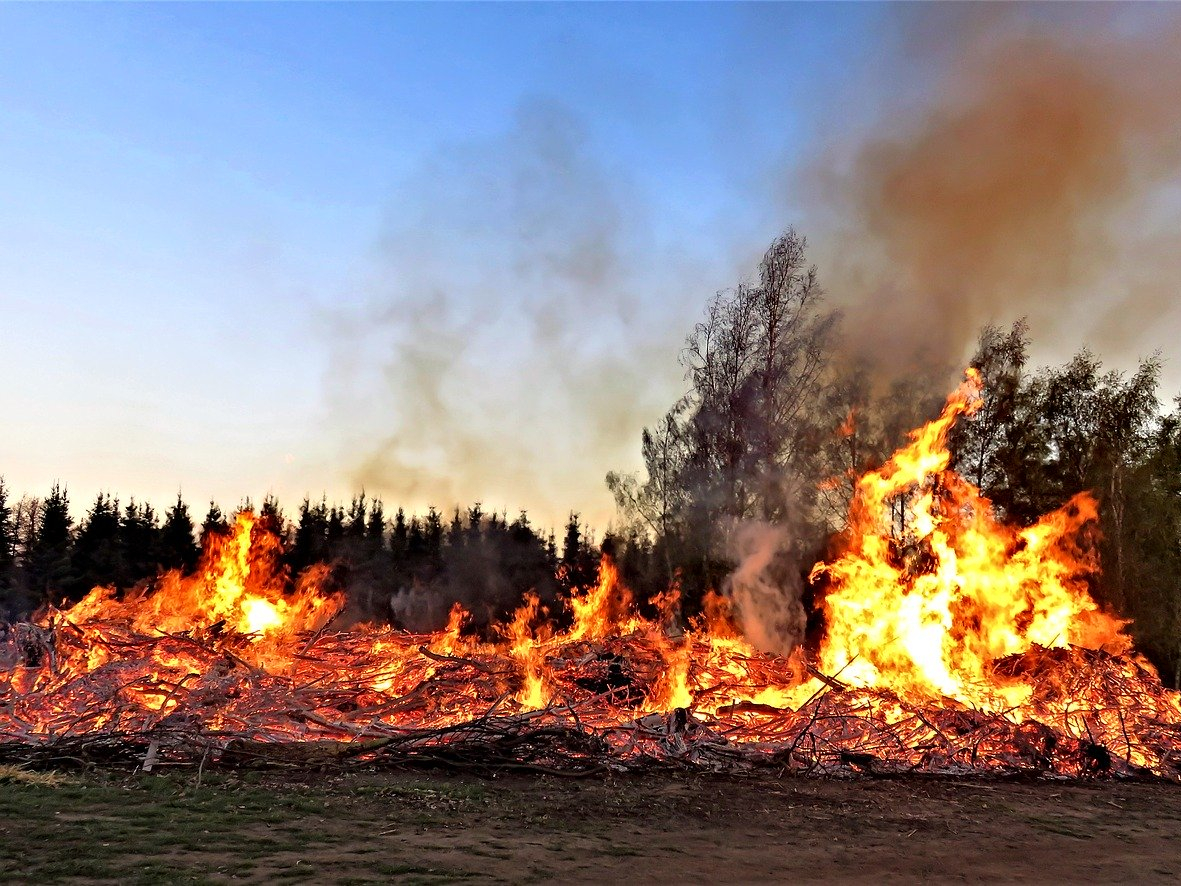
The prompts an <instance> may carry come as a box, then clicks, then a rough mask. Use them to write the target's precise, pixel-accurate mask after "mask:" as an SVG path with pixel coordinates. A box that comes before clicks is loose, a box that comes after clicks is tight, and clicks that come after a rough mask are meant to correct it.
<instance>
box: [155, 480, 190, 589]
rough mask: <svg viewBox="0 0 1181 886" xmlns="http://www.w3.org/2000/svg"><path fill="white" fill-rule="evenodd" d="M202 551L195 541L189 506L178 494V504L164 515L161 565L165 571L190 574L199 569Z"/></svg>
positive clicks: (161, 532) (161, 534)
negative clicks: (198, 559)
mask: <svg viewBox="0 0 1181 886" xmlns="http://www.w3.org/2000/svg"><path fill="white" fill-rule="evenodd" d="M199 553H200V550H199V549H198V547H197V543H196V542H195V541H194V540H193V518H192V517H191V516H190V515H189V506H188V505H186V504H185V503H184V501H183V500H182V499H181V496H180V493H179V492H178V493H177V494H176V504H174V505H173V506H172V507H171V508H169V509H168V513H167V514H165V515H164V525H163V526H162V527H161V528H160V563H161V565H162V566H163V567H164V568H165V569H180V570H181V571H183V572H185V573H190V572H192V571H193V570H194V569H196V568H197V558H198V555H199Z"/></svg>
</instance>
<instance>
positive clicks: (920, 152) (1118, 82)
mask: <svg viewBox="0 0 1181 886" xmlns="http://www.w3.org/2000/svg"><path fill="white" fill-rule="evenodd" d="M930 9H931V8H930V7H925V8H924V9H923V11H922V18H917V17H912V16H909V15H904V16H903V17H902V22H903V28H902V39H903V46H902V49H903V52H904V54H905V56H906V58H907V59H908V62H907V64H906V65H902V66H899V67H898V68H897V69H896V70H894V71H887V72H885V73H884V76H887V77H889V76H894V77H896V78H897V79H898V94H899V96H901V97H900V98H899V99H898V101H897V102H896V103H895V104H893V105H892V106H889V107H886V108H884V109H883V112H882V113H881V114H880V115H879V116H878V117H877V118H876V119H875V120H874V121H873V123H872V124H871V125H870V126H869V127H868V128H867V129H861V130H859V131H857V132H855V133H852V134H849V133H846V134H845V135H844V136H842V137H840V138H837V139H835V140H828V141H826V142H825V143H824V144H823V145H822V146H821V148H820V150H819V152H818V155H819V157H820V159H818V160H817V161H816V162H815V163H814V164H812V166H811V167H810V168H809V170H808V173H807V175H808V176H809V177H811V179H812V180H813V181H814V182H818V183H819V186H818V187H815V188H814V190H813V192H812V197H811V200H812V202H813V204H815V205H814V214H815V216H816V217H817V218H823V219H824V225H826V226H827V227H826V230H825V234H824V235H823V236H822V237H821V238H814V240H820V241H821V242H822V250H821V251H822V253H824V255H823V257H822V258H821V259H820V263H821V268H822V272H823V273H822V278H823V279H824V280H825V283H826V288H827V289H828V290H829V292H830V293H831V294H832V296H833V297H834V299H835V300H837V301H839V302H843V303H845V304H846V305H847V306H848V310H847V311H846V334H847V335H848V337H849V344H850V347H851V350H853V351H854V352H856V353H859V354H866V355H872V356H876V357H877V358H878V362H879V363H881V364H883V365H884V366H887V367H889V366H894V367H903V368H905V367H907V366H911V365H915V363H916V362H918V363H922V362H924V360H925V361H931V360H934V361H938V362H942V363H946V364H952V365H954V364H956V363H958V362H960V361H962V360H963V358H964V356H965V352H966V350H967V349H968V348H969V347H970V345H971V344H972V342H973V341H974V339H975V337H976V334H977V333H978V331H979V329H980V328H981V326H983V325H984V324H986V323H990V322H993V323H1002V324H1005V323H1009V322H1012V321H1013V320H1016V319H1017V318H1019V317H1022V316H1028V317H1029V319H1030V324H1031V328H1032V330H1033V335H1034V339H1035V341H1036V340H1038V339H1039V338H1040V337H1042V336H1047V337H1051V338H1053V337H1055V336H1056V337H1059V338H1061V339H1069V340H1071V341H1073V342H1074V343H1075V346H1077V344H1078V343H1079V342H1080V341H1082V340H1085V341H1087V342H1088V343H1090V344H1092V345H1093V346H1095V347H1097V348H1098V349H1100V350H1103V349H1104V348H1112V349H1116V350H1119V349H1126V348H1128V347H1129V346H1136V345H1137V344H1139V345H1140V346H1141V347H1143V342H1138V341H1137V340H1136V335H1137V332H1138V331H1142V327H1143V324H1145V323H1146V322H1147V321H1148V320H1150V319H1152V318H1154V317H1158V316H1160V315H1161V314H1163V313H1167V312H1169V311H1170V310H1171V309H1172V307H1173V304H1174V301H1175V294H1176V289H1177V283H1178V282H1179V281H1178V276H1177V273H1176V271H1177V263H1176V261H1175V258H1173V256H1175V255H1176V251H1177V246H1178V241H1177V238H1176V235H1175V231H1176V223H1177V221H1178V201H1177V199H1176V197H1177V191H1176V185H1177V183H1178V170H1179V162H1181V103H1178V102H1177V100H1176V96H1177V95H1178V94H1181V39H1178V38H1179V36H1181V28H1178V27H1177V16H1176V15H1172V14H1171V13H1169V14H1168V15H1167V19H1168V21H1165V22H1162V21H1161V20H1160V18H1161V17H1160V16H1156V15H1154V14H1153V11H1152V10H1145V9H1144V8H1141V9H1139V10H1138V11H1136V10H1117V11H1114V12H1113V11H1112V10H1110V9H1106V8H1101V7H1100V8H1090V9H1087V8H1083V7H1070V8H1069V9H1068V10H1050V9H1035V10H1031V9H1029V8H1021V7H1018V8H1016V9H1010V8H1003V9H1002V8H998V7H991V6H989V7H985V8H983V9H982V8H979V7H967V8H956V9H954V10H950V11H949V10H947V9H946V8H944V9H943V10H940V11H939V14H935V15H929V14H928V12H929V11H930ZM1162 11H1163V10H1157V12H1162ZM1125 12H1126V13H1129V15H1121V14H1120V13H1125ZM1067 13H1069V14H1067ZM1129 16H1131V17H1129ZM877 74H878V76H883V72H881V71H878V72H877ZM920 80H921V81H922V83H923V84H928V85H925V86H924V87H923V88H921V89H917V98H916V89H914V88H912V87H913V86H914V84H915V83H916V82H918V81H920ZM1169 188H1172V199H1171V200H1169V199H1163V200H1162V196H1167V195H1168V193H1169ZM1113 321H1114V322H1113Z"/></svg>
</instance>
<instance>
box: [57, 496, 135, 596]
mask: <svg viewBox="0 0 1181 886" xmlns="http://www.w3.org/2000/svg"><path fill="white" fill-rule="evenodd" d="M71 562H72V570H71V571H72V572H73V576H74V581H73V582H72V583H71V586H70V587H69V588H68V589H67V591H68V593H69V596H70V598H71V599H74V600H77V599H81V598H82V597H83V596H84V595H85V594H86V593H87V592H89V591H90V590H91V589H92V588H95V587H107V586H110V585H118V584H119V583H120V582H121V581H122V579H123V577H124V572H125V569H124V563H123V543H122V539H121V538H120V532H119V502H118V500H117V499H113V498H111V496H110V494H109V493H106V492H100V493H99V494H98V496H97V497H96V498H95V500H94V504H93V505H91V507H90V510H89V511H88V512H87V514H86V519H85V521H83V523H82V525H81V526H80V527H79V528H78V534H77V537H76V538H75V539H74V547H73V552H72V554H71Z"/></svg>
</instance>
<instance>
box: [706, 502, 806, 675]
mask: <svg viewBox="0 0 1181 886" xmlns="http://www.w3.org/2000/svg"><path fill="white" fill-rule="evenodd" d="M733 547H734V559H735V560H736V561H737V562H738V567H737V568H736V569H735V570H734V572H733V573H732V574H731V575H730V576H729V577H728V578H727V579H726V583H725V586H724V588H723V590H724V592H725V594H726V596H727V597H729V599H730V602H731V605H732V606H733V610H734V616H735V618H736V620H737V622H738V625H739V626H740V627H741V628H742V633H743V635H744V636H745V637H746V639H747V640H748V641H750V643H751V645H753V646H754V647H755V648H756V649H758V650H760V651H761V652H768V653H773V654H776V655H783V656H786V655H789V654H790V653H791V651H792V650H793V649H795V648H796V647H797V646H799V645H800V644H801V643H803V641H804V630H805V628H806V624H807V613H806V612H805V611H804V605H803V602H802V599H801V590H802V589H801V586H800V579H799V574H798V572H797V571H796V565H797V560H798V557H796V556H793V555H792V554H791V553H790V542H789V539H788V535H787V532H786V531H785V530H784V528H783V527H781V526H772V525H770V524H767V523H743V524H741V525H739V526H737V527H736V528H735V530H734V534H733Z"/></svg>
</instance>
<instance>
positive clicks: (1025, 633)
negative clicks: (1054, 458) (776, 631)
mask: <svg viewBox="0 0 1181 886" xmlns="http://www.w3.org/2000/svg"><path fill="white" fill-rule="evenodd" d="M979 397H980V391H979V378H978V376H977V375H976V374H975V373H974V372H972V371H969V373H968V377H967V378H966V380H965V381H964V383H963V384H962V385H960V387H959V389H957V390H956V391H955V393H954V394H952V396H951V397H950V398H949V399H948V401H947V404H946V406H945V407H944V408H943V412H942V414H941V415H940V416H939V417H938V418H937V419H935V420H934V421H932V422H930V423H929V424H927V425H925V426H924V427H922V428H920V429H919V430H917V431H914V432H912V433H911V440H910V443H909V444H908V445H907V446H905V447H904V448H902V449H900V450H899V451H898V452H896V453H894V455H893V457H892V458H890V460H889V461H887V462H886V463H885V464H884V465H882V467H881V468H879V469H878V470H876V471H871V472H869V473H867V474H866V475H865V476H864V477H862V478H861V479H860V480H859V481H858V483H857V489H856V495H855V498H854V501H853V505H852V507H851V509H850V514H849V526H848V531H847V540H848V543H847V548H846V550H845V552H844V553H843V554H842V555H841V556H840V557H838V558H837V559H836V560H834V561H833V562H831V563H821V564H818V565H817V566H816V568H815V570H814V571H813V575H814V577H822V576H823V577H825V578H827V579H828V581H829V582H830V584H831V588H830V590H829V591H828V594H827V596H826V598H825V601H824V614H825V622H826V628H827V632H826V636H825V639H824V643H823V646H822V649H821V656H820V663H821V668H822V669H823V670H825V671H827V672H828V673H831V674H838V675H839V677H840V679H841V680H842V681H843V682H846V683H850V684H852V685H855V686H872V687H888V688H890V689H892V690H894V691H896V692H898V693H899V694H900V695H904V696H907V697H915V696H920V697H921V696H923V695H928V696H929V695H944V696H949V697H951V698H955V699H959V700H961V701H967V702H971V703H973V704H976V705H978V706H985V707H995V706H998V705H1004V706H1011V705H1012V704H1014V703H1019V702H1022V701H1024V700H1025V699H1026V698H1027V697H1028V694H1029V693H1028V687H1021V686H1016V687H1015V686H1014V685H1013V684H1012V682H1011V681H1010V680H1007V679H1002V678H1000V677H998V676H997V675H996V673H995V672H994V670H993V663H994V662H995V661H997V660H999V659H1002V658H1004V657H1006V656H1010V655H1015V654H1018V653H1023V652H1027V651H1028V650H1029V649H1031V648H1032V647H1033V646H1035V645H1036V646H1042V647H1059V646H1060V647H1065V646H1067V645H1077V646H1087V647H1090V648H1099V647H1103V648H1106V649H1107V650H1109V651H1113V652H1124V651H1126V650H1127V649H1128V645H1129V640H1128V638H1127V637H1126V636H1125V635H1123V634H1121V633H1120V629H1121V628H1122V627H1123V625H1124V622H1121V621H1119V620H1117V619H1115V618H1112V617H1110V616H1108V615H1105V614H1103V613H1101V612H1100V611H1099V610H1098V607H1097V606H1096V605H1095V603H1094V601H1093V600H1092V599H1091V597H1090V596H1089V594H1088V591H1087V581H1088V579H1089V578H1092V577H1093V576H1094V574H1095V572H1096V570H1097V568H1098V562H1097V560H1096V558H1095V555H1094V552H1093V550H1092V549H1091V548H1090V547H1089V546H1088V545H1087V544H1086V541H1085V535H1086V530H1087V529H1088V527H1089V526H1091V525H1093V524H1094V523H1095V521H1096V520H1097V516H1098V515H1097V510H1096V504H1095V500H1094V499H1093V498H1091V496H1089V495H1088V494H1086V493H1081V494H1079V495H1077V496H1075V497H1074V498H1073V499H1072V500H1071V501H1070V502H1068V503H1067V504H1066V505H1064V506H1063V507H1062V508H1060V509H1058V510H1056V511H1054V512H1052V513H1050V514H1047V515H1046V516H1044V517H1042V519H1040V520H1039V521H1038V522H1037V523H1035V524H1034V525H1032V526H1028V527H1025V528H1016V527H1010V526H1004V525H1001V524H1000V523H998V521H997V519H996V516H995V514H994V512H993V509H992V506H991V504H990V503H989V502H988V501H987V500H986V499H984V498H982V497H981V495H980V492H979V490H977V489H976V488H975V487H974V486H972V485H971V484H970V483H968V482H967V481H966V480H965V479H964V478H963V477H961V476H959V475H958V474H956V473H954V472H952V471H949V470H948V464H949V462H950V455H949V453H948V450H947V445H946V441H947V434H948V431H949V430H950V429H951V427H952V425H953V424H954V423H955V421H956V419H957V418H959V417H960V416H962V415H966V414H970V413H971V412H972V411H974V410H975V409H976V408H977V407H978V405H979V402H980V400H979Z"/></svg>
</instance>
